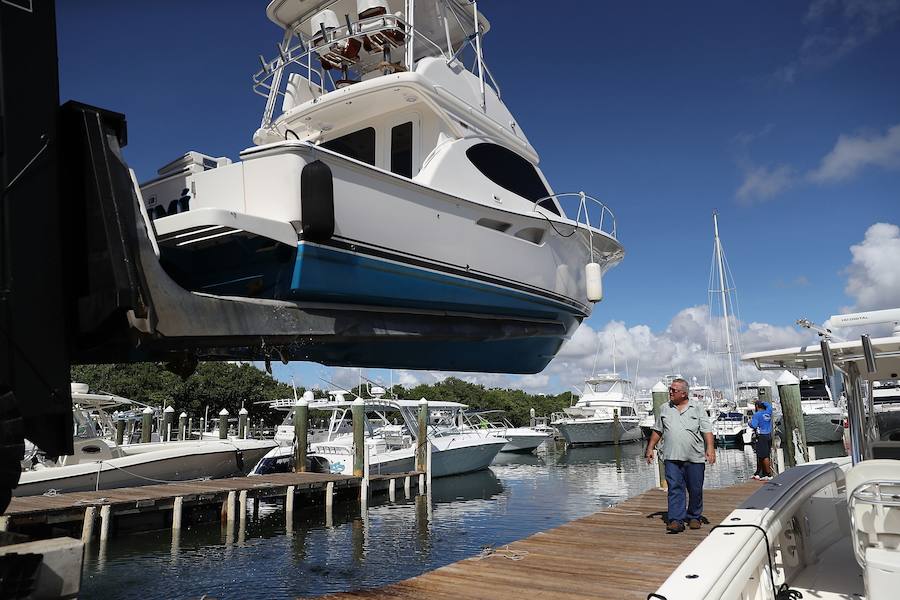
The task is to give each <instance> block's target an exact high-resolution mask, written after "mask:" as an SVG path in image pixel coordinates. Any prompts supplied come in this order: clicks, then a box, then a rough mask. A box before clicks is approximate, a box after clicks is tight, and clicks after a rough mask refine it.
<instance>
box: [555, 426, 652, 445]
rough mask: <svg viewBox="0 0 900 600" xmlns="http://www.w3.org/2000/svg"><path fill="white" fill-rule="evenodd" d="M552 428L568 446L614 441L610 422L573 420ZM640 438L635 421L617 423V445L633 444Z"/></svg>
mask: <svg viewBox="0 0 900 600" xmlns="http://www.w3.org/2000/svg"><path fill="white" fill-rule="evenodd" d="M554 427H556V428H557V429H558V430H559V432H560V433H561V434H562V436H563V437H564V438H565V440H566V444H567V445H569V446H587V445H599V444H614V443H615V439H616V436H615V435H614V434H615V424H614V422H613V421H611V420H603V421H595V420H588V419H583V420H580V419H573V420H571V421H560V422H557V423H554ZM641 437H642V436H641V428H640V427H639V426H638V423H637V422H636V421H635V422H633V423H631V422H627V421H625V422H623V421H619V423H618V440H619V443H623V444H624V443H627V442H635V441H637V440H639V439H641Z"/></svg>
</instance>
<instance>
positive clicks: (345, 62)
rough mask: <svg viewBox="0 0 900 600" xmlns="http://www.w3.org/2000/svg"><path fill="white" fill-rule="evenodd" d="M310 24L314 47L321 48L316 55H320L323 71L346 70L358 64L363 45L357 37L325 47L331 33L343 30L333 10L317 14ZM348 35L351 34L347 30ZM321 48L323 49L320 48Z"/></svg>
mask: <svg viewBox="0 0 900 600" xmlns="http://www.w3.org/2000/svg"><path fill="white" fill-rule="evenodd" d="M309 23H310V33H311V34H312V46H313V47H314V48H319V49H318V50H316V53H317V54H318V55H319V63H320V64H321V65H322V68H323V69H346V68H348V67H349V66H350V65H353V64H356V62H357V59H358V58H359V49H360V48H361V47H362V45H363V44H362V42H361V41H360V40H358V39H356V38H355V37H350V38H347V39H343V40H340V41H337V42H335V43H333V44H331V45H328V46H325V44H327V43H328V37H329V36H330V35H331V33H332V32H334V31H336V30H338V29H340V28H341V24H340V21H338V17H337V14H335V12H334V11H333V10H323V11H320V12H318V13H316V14H315V15H313V17H312V18H311V19H310V20H309ZM347 33H351V32H350V31H349V30H347ZM332 39H333V38H332ZM320 46H322V47H321V48H320Z"/></svg>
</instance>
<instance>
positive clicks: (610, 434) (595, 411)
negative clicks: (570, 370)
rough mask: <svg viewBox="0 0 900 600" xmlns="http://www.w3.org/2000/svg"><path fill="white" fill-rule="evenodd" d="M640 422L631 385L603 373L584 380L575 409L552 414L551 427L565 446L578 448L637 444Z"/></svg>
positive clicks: (616, 375)
mask: <svg viewBox="0 0 900 600" xmlns="http://www.w3.org/2000/svg"><path fill="white" fill-rule="evenodd" d="M640 420H641V417H640V415H639V414H638V412H637V409H636V407H635V396H634V386H633V385H632V383H631V382H630V381H629V380H627V379H624V378H622V377H620V376H619V375H618V374H617V373H604V374H603V375H598V376H596V377H589V378H588V379H586V380H585V382H584V391H583V392H582V394H581V397H580V398H579V399H578V401H577V402H576V403H575V405H574V406H571V407H569V408H567V409H566V410H565V412H564V413H556V414H554V415H553V421H552V422H551V425H553V427H556V429H557V430H558V431H559V433H560V434H562V436H563V437H564V438H565V439H566V444H567V445H569V446H579V445H593V444H613V443H616V442H620V443H624V442H634V441H637V440H639V439H641V428H640Z"/></svg>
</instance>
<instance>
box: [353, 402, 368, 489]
mask: <svg viewBox="0 0 900 600" xmlns="http://www.w3.org/2000/svg"><path fill="white" fill-rule="evenodd" d="M365 406H366V403H365V402H364V401H363V399H362V398H357V399H356V400H354V401H353V403H352V404H351V405H350V412H351V414H352V416H353V476H354V477H362V476H363V470H364V469H365V466H364V463H365V456H364V455H365V444H366V425H365Z"/></svg>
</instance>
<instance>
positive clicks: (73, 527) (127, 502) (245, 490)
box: [0, 472, 426, 542]
mask: <svg viewBox="0 0 900 600" xmlns="http://www.w3.org/2000/svg"><path fill="white" fill-rule="evenodd" d="M425 479H426V477H425V474H424V473H419V472H409V473H394V474H390V475H372V476H370V477H369V478H368V479H366V478H362V477H350V476H346V475H331V474H325V473H276V474H271V475H262V476H254V477H232V478H228V479H211V480H205V481H191V482H182V483H165V484H157V485H146V486H141V487H131V488H117V489H109V490H98V491H90V492H71V493H66V494H55V495H43V496H26V497H20V498H13V499H12V502H11V503H10V505H9V508H8V509H7V510H6V514H4V515H3V516H0V531H14V532H20V533H40V532H41V530H45V531H46V530H48V529H50V528H65V529H68V530H69V531H70V532H73V533H75V535H77V530H78V528H79V526H80V530H81V539H82V541H84V542H88V541H89V540H91V539H92V538H93V537H94V536H95V535H96V534H97V533H99V537H100V539H101V540H106V539H108V538H109V537H111V536H113V535H114V534H115V532H116V529H117V525H118V524H120V523H123V524H126V525H127V526H126V527H125V528H126V529H127V530H128V531H141V530H144V531H146V530H151V529H163V528H166V527H169V526H171V527H172V529H176V530H177V529H180V528H181V527H182V526H186V525H189V524H190V523H192V522H197V521H210V520H216V519H221V520H222V521H223V522H225V523H234V522H235V521H239V522H243V521H244V520H245V519H246V517H247V512H248V510H247V509H248V506H252V507H253V509H254V514H255V513H256V512H257V510H258V507H259V502H260V501H261V500H266V501H269V502H272V501H275V502H282V503H283V504H284V509H285V515H286V518H287V519H292V518H293V513H294V510H295V507H296V508H297V509H299V508H300V507H301V506H309V505H312V506H322V507H324V508H323V512H324V513H325V516H326V519H327V518H328V517H329V515H330V511H331V508H332V506H333V504H334V501H335V499H342V500H348V501H352V502H354V503H357V502H360V500H361V499H362V506H363V507H365V498H367V497H368V496H369V495H374V494H378V493H387V494H388V495H389V497H390V499H391V500H394V498H395V497H396V496H397V495H398V494H400V493H401V492H402V493H403V494H404V495H405V497H407V498H409V497H410V496H411V494H412V490H413V488H415V490H416V491H417V493H424V488H425ZM364 490H367V493H364ZM251 503H252V504H251ZM98 518H99V521H100V522H99V532H95V524H96V521H97V519H98Z"/></svg>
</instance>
